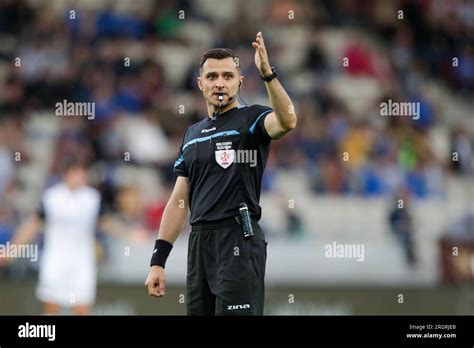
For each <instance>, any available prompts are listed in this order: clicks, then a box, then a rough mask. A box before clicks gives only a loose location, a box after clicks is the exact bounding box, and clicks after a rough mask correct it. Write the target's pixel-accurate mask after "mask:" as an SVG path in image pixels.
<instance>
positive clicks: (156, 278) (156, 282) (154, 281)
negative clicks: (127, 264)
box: [145, 266, 165, 297]
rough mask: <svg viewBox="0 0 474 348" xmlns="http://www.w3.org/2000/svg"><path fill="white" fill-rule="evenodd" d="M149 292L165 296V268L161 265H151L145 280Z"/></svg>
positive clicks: (153, 294) (152, 294) (156, 295)
mask: <svg viewBox="0 0 474 348" xmlns="http://www.w3.org/2000/svg"><path fill="white" fill-rule="evenodd" d="M145 286H146V287H147V288H148V294H149V295H150V296H155V297H163V296H165V270H164V269H163V267H161V266H151V268H150V272H148V277H147V278H146V281H145Z"/></svg>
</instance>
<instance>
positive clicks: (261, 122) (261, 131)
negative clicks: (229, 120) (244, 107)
mask: <svg viewBox="0 0 474 348" xmlns="http://www.w3.org/2000/svg"><path fill="white" fill-rule="evenodd" d="M253 109H254V110H252V111H253V112H252V116H251V118H250V128H249V132H250V133H251V134H253V135H254V136H255V137H256V138H257V139H258V140H259V141H260V142H270V141H271V140H273V139H272V138H271V137H270V135H268V132H267V130H266V129H265V117H267V116H268V115H269V114H270V113H271V112H272V111H273V109H272V108H270V107H268V106H262V105H255V106H254V108H253Z"/></svg>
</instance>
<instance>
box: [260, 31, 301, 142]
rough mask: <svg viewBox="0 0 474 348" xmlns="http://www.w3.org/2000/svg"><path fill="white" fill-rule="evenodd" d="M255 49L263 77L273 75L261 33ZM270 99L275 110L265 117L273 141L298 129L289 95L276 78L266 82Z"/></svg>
mask: <svg viewBox="0 0 474 348" xmlns="http://www.w3.org/2000/svg"><path fill="white" fill-rule="evenodd" d="M252 46H253V48H255V65H256V66H257V68H258V70H259V72H260V74H261V75H263V76H268V75H271V74H272V70H271V66H270V62H269V59H268V54H267V49H266V48H265V42H264V40H263V35H262V33H261V32H258V33H257V37H256V39H255V41H254V42H253V43H252ZM265 87H266V88H267V92H268V97H269V98H270V103H271V105H272V108H273V112H271V113H270V114H268V116H267V117H265V129H266V130H267V133H268V135H269V136H270V137H272V138H273V139H280V138H282V137H283V136H284V135H285V134H286V133H288V132H289V131H291V130H293V129H294V128H295V127H296V121H297V117H296V113H295V109H294V106H293V103H292V102H291V99H290V97H289V96H288V93H286V91H285V89H284V88H283V86H282V85H281V83H280V82H279V81H278V79H277V78H274V79H273V80H271V81H270V82H265Z"/></svg>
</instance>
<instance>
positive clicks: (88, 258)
mask: <svg viewBox="0 0 474 348" xmlns="http://www.w3.org/2000/svg"><path fill="white" fill-rule="evenodd" d="M99 212H100V194H99V192H98V191H97V190H95V189H94V188H92V187H90V186H87V171H86V168H85V167H83V166H82V165H81V164H80V163H78V162H75V161H71V162H70V163H69V164H68V167H67V169H66V171H65V175H64V178H63V181H62V182H60V183H58V184H56V185H54V186H52V187H50V188H48V189H46V190H45V192H44V193H43V196H42V198H41V208H40V209H39V211H38V212H37V213H36V214H34V215H33V216H31V217H30V218H29V219H28V220H27V221H26V222H25V223H24V224H23V225H22V226H21V227H20V228H19V230H18V232H17V233H16V234H15V237H14V238H13V240H12V244H26V243H30V242H31V241H33V240H34V239H35V237H36V236H37V234H38V232H39V231H40V230H41V225H42V222H44V231H45V236H44V249H43V253H42V254H41V258H40V268H39V282H38V287H37V289H36V295H37V297H38V299H39V300H40V301H41V302H42V303H43V306H44V307H43V308H44V313H45V314H58V313H59V312H60V310H61V307H68V308H72V310H73V313H74V314H76V315H85V314H88V313H89V312H90V308H91V306H92V305H93V304H94V302H95V296H96V285H97V276H96V273H97V272H96V268H97V266H96V254H95V230H96V223H97V219H98V216H99Z"/></svg>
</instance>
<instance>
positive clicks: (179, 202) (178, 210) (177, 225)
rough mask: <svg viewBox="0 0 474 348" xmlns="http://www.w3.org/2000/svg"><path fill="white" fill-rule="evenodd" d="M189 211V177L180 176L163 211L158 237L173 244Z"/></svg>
mask: <svg viewBox="0 0 474 348" xmlns="http://www.w3.org/2000/svg"><path fill="white" fill-rule="evenodd" d="M188 211H189V179H188V178H187V177H184V176H178V179H177V180H176V184H175V186H174V189H173V193H171V197H170V199H169V200H168V203H167V204H166V207H165V210H164V211H163V217H162V219H161V224H160V230H159V232H158V239H164V240H166V241H168V242H170V243H171V244H173V243H174V242H175V241H176V239H177V238H178V236H179V234H180V233H181V231H182V229H183V225H184V223H185V222H186V217H187V216H188Z"/></svg>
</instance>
